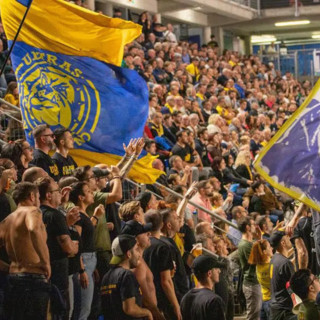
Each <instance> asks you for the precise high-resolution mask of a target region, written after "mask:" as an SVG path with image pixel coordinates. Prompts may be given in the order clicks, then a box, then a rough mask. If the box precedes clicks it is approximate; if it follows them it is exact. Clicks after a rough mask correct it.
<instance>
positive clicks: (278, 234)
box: [269, 230, 286, 249]
mask: <svg viewBox="0 0 320 320" xmlns="http://www.w3.org/2000/svg"><path fill="white" fill-rule="evenodd" d="M285 235H286V233H285V232H284V231H279V230H276V231H274V232H272V233H271V235H270V238H269V242H270V245H271V247H272V248H274V249H276V248H277V247H278V245H279V243H280V241H281V239H282V237H283V236H285Z"/></svg>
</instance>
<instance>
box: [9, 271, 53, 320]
mask: <svg viewBox="0 0 320 320" xmlns="http://www.w3.org/2000/svg"><path fill="white" fill-rule="evenodd" d="M50 289H51V286H50V284H49V283H48V282H47V280H46V279H45V277H44V276H42V275H36V274H27V273H23V274H22V273H21V274H20V273H19V274H11V275H9V287H8V292H7V293H6V296H5V310H6V319H7V320H46V319H47V311H48V303H49V297H50Z"/></svg>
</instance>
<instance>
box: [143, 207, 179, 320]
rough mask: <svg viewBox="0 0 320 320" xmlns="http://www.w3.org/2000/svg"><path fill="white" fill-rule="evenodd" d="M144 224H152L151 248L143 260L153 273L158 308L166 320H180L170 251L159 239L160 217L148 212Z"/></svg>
mask: <svg viewBox="0 0 320 320" xmlns="http://www.w3.org/2000/svg"><path fill="white" fill-rule="evenodd" d="M145 221H146V223H152V225H153V229H152V231H151V237H150V241H151V246H150V247H149V248H147V249H146V250H145V251H144V253H143V258H144V260H145V262H146V263H147V265H148V266H149V268H150V270H151V272H152V273H153V278H154V280H153V281H154V285H155V288H156V293H157V301H158V308H159V310H160V311H162V312H163V314H164V316H165V318H166V319H178V320H181V319H182V318H181V312H180V306H179V303H178V300H177V296H176V294H175V290H174V284H173V280H172V275H173V272H174V265H173V259H172V256H171V251H170V249H169V247H168V246H167V244H166V243H165V242H163V241H162V240H161V239H160V229H161V227H162V224H163V220H162V216H161V214H160V212H159V211H157V210H149V211H148V212H147V213H146V214H145Z"/></svg>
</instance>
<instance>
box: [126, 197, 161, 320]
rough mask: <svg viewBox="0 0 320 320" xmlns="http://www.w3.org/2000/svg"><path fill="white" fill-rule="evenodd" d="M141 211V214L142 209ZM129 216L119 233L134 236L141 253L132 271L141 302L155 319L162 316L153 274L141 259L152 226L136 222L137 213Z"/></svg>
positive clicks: (148, 243) (147, 244)
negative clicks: (139, 291) (158, 305)
mask: <svg viewBox="0 0 320 320" xmlns="http://www.w3.org/2000/svg"><path fill="white" fill-rule="evenodd" d="M134 202H135V201H134ZM138 205H139V204H138ZM140 209H141V208H140ZM141 212H142V215H143V211H142V209H141ZM131 217H132V218H133V219H132V220H129V221H127V222H126V224H125V225H124V226H123V228H122V230H121V234H129V235H132V236H134V237H135V238H136V241H137V245H138V249H139V251H140V254H141V257H140V259H139V262H138V265H137V267H136V268H135V269H134V270H133V273H134V275H135V277H136V279H137V281H138V283H139V285H140V288H141V295H142V304H143V305H144V306H145V307H146V308H147V309H149V310H150V311H151V313H152V315H153V317H154V318H155V319H163V316H162V315H161V313H160V311H159V309H158V308H157V296H156V289H155V286H154V283H153V275H152V272H151V270H150V269H149V267H148V265H147V264H146V262H145V261H144V259H143V252H144V250H145V249H147V248H148V247H149V246H150V244H151V243H150V231H151V230H152V227H153V226H152V224H151V223H147V224H145V225H143V224H141V223H140V222H138V220H139V216H138V215H137V214H134V215H133V216H131ZM127 218H129V216H127ZM129 219H130V218H129ZM136 219H137V220H136Z"/></svg>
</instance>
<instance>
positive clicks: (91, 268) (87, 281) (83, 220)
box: [70, 182, 105, 320]
mask: <svg viewBox="0 0 320 320" xmlns="http://www.w3.org/2000/svg"><path fill="white" fill-rule="evenodd" d="M71 187H72V189H71V191H70V201H71V202H72V203H74V204H75V205H76V206H78V207H79V210H80V220H79V221H78V222H77V223H76V229H77V231H78V232H79V234H80V237H81V244H82V246H81V247H82V248H81V260H80V264H81V269H80V271H79V273H80V283H81V311H80V316H79V320H86V319H87V318H88V317H89V315H90V311H91V303H92V298H93V291H94V276H93V274H94V272H95V269H96V265H97V255H96V250H95V245H94V230H95V227H96V226H97V225H98V223H99V220H100V218H101V217H102V216H103V215H104V214H105V211H104V207H103V205H102V204H101V205H99V206H97V207H96V209H95V211H94V213H93V215H92V216H91V218H90V216H89V215H88V214H87V212H86V210H87V208H88V206H89V205H91V204H92V203H93V202H94V197H93V191H92V190H91V189H90V186H89V184H87V183H85V182H76V183H74V184H73V185H71Z"/></svg>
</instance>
